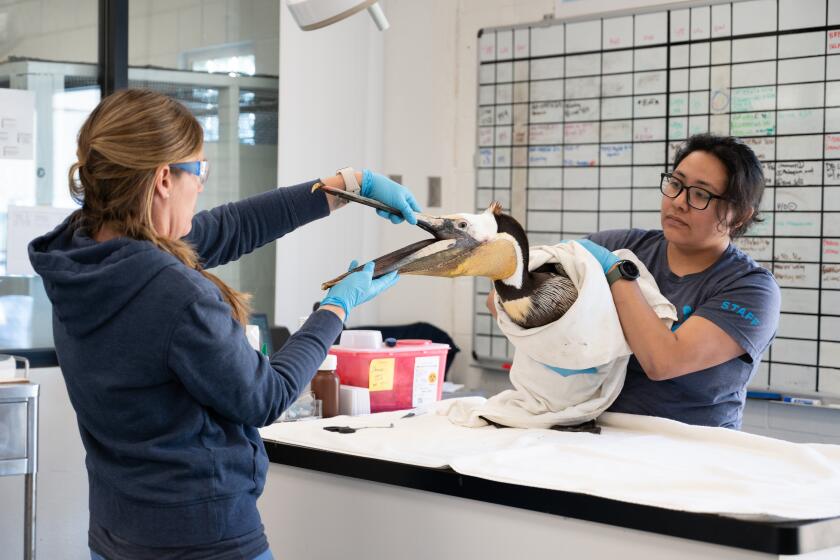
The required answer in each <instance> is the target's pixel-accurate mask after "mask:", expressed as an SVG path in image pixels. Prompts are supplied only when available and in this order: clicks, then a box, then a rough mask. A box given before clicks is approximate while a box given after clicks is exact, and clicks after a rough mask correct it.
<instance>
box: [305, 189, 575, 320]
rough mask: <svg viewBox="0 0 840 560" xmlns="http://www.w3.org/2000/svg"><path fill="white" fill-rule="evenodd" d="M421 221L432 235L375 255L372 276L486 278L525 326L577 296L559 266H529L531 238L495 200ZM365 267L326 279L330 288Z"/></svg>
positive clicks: (557, 312)
mask: <svg viewBox="0 0 840 560" xmlns="http://www.w3.org/2000/svg"><path fill="white" fill-rule="evenodd" d="M318 188H322V189H324V190H326V191H328V192H329V193H330V194H334V195H336V196H339V197H342V198H345V199H348V200H353V201H355V202H359V203H362V204H366V205H368V206H373V207H374V208H378V209H380V210H385V211H387V212H391V213H393V214H399V211H397V210H394V209H393V208H390V207H388V206H385V205H383V204H381V203H379V202H377V201H375V200H371V199H368V198H365V197H361V196H359V195H355V194H352V193H346V192H345V191H343V190H341V189H334V188H331V187H326V186H319V187H318ZM416 217H417V225H418V226H419V227H421V228H423V229H424V230H426V231H427V232H429V233H431V234H432V236H434V238H433V239H426V240H423V241H418V242H416V243H412V244H411V245H408V246H407V247H403V248H402V249H398V250H396V251H394V252H392V253H388V254H387V255H383V256H381V257H379V258H377V259H374V263H375V265H374V276H375V277H378V276H381V275H383V274H387V273H388V272H391V271H392V270H399V272H400V274H416V275H423V276H446V277H456V276H485V277H487V278H490V279H492V280H493V285H494V287H495V288H496V292H497V293H498V294H499V299H500V300H501V302H502V307H504V310H505V312H506V313H507V314H508V316H509V317H510V318H511V320H512V321H513V322H514V323H516V324H517V325H519V326H520V327H523V328H534V327H539V326H542V325H546V324H548V323H552V322H554V321H556V320H557V319H559V318H560V317H562V316H563V314H565V313H566V311H567V310H568V309H569V308H570V307H571V306H572V304H573V303H574V302H575V300H576V299H577V289H576V288H575V285H574V284H573V283H572V281H571V280H570V279H569V277H568V276H567V275H566V272H565V270H563V267H562V266H560V265H559V264H547V265H543V266H541V267H539V268H538V269H536V270H532V271H529V270H528V250H529V246H528V237H527V236H526V235H525V230H524V229H523V228H522V226H521V225H520V224H519V222H517V221H516V220H515V219H514V218H513V217H512V216H509V215H508V214H505V213H503V212H502V207H501V205H500V204H499V203H498V202H493V203H492V204H490V206H489V207H488V208H487V210H485V211H484V212H482V213H481V214H452V215H448V216H440V217H437V216H429V215H427V214H419V213H418V214H416ZM356 270H361V266H360V267H358V268H356V269H354V270H351V271H349V272H347V273H345V274H342V275H341V276H339V277H337V278H334V279H333V280H330V281H328V282H325V283H324V284H323V285H322V286H321V287H322V288H323V289H325V290H326V289H328V288H330V287H332V286H333V285H335V284H336V283H338V282H339V281H340V280H341V279H342V278H344V277H345V276H347V274H350V273H351V272H355V271H356Z"/></svg>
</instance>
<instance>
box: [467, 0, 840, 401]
mask: <svg viewBox="0 0 840 560" xmlns="http://www.w3.org/2000/svg"><path fill="white" fill-rule="evenodd" d="M478 47H479V48H478V52H479V80H478V81H479V84H478V115H477V143H478V148H477V150H478V151H477V158H476V166H477V169H476V209H477V210H478V211H481V210H484V209H485V208H486V207H487V205H488V204H489V203H490V202H491V201H492V200H499V201H500V202H501V203H502V205H503V206H504V208H505V209H506V210H507V211H510V212H511V213H512V214H513V215H514V217H516V218H517V219H519V220H520V221H521V222H522V223H523V225H524V226H525V228H526V231H527V233H528V237H529V239H530V241H531V243H532V244H534V245H538V244H554V243H557V242H559V241H560V240H562V239H574V238H579V237H581V236H583V235H586V234H588V233H591V232H594V231H599V230H605V229H613V228H629V227H640V228H659V227H660V224H659V207H660V200H661V194H660V193H659V189H658V184H659V173H661V172H662V171H666V170H668V169H669V167H670V166H669V164H670V162H672V161H673V157H674V153H675V151H676V149H677V148H678V147H679V145H680V144H681V142H683V141H684V140H685V139H686V138H687V137H688V136H690V135H692V134H696V133H699V132H712V133H716V134H724V135H726V134H731V135H733V136H738V137H740V138H742V139H743V140H744V141H745V142H747V143H748V144H749V145H750V146H751V147H752V148H753V150H755V152H756V154H757V155H758V156H759V159H760V160H761V161H762V164H763V166H764V171H765V176H766V178H767V190H766V191H765V196H764V200H763V202H762V213H763V216H764V218H765V220H764V222H762V223H760V224H756V225H755V226H754V227H753V228H752V229H751V230H750V231H749V232H748V233H747V235H746V236H744V237H743V238H741V239H739V240H738V241H737V244H738V245H739V247H741V249H743V250H744V251H746V252H747V253H748V254H750V255H752V256H753V257H754V258H755V259H756V260H757V261H758V262H760V263H761V264H762V265H763V266H765V267H767V268H768V269H769V270H771V271H773V273H774V274H775V276H776V278H777V280H778V282H779V285H780V286H781V289H782V317H781V321H780V326H779V331H778V336H777V338H776V341H775V342H774V344H773V346H772V348H771V349H769V350H768V352H767V353H766V354H765V356H764V359H763V361H762V365H761V367H760V369H759V371H758V373H757V374H756V377H755V379H754V380H753V381H752V383H751V387H753V388H773V389H777V390H784V391H792V392H793V391H795V392H799V393H819V394H824V395H836V396H840V0H749V1H738V2H733V3H724V4H714V5H697V6H695V7H690V8H681V9H674V10H665V11H651V12H646V13H639V14H634V15H624V16H617V17H612V18H602V19H592V20H588V21H573V22H565V23H564V22H551V23H550V24H548V25H546V24H544V23H540V24H535V25H533V26H519V27H514V28H498V29H486V30H483V31H482V33H481V34H480V36H479V38H478ZM490 287H491V285H490V282H489V281H488V280H487V279H483V278H480V279H477V281H476V290H475V294H476V297H475V310H476V313H475V318H474V344H473V350H474V353H475V355H476V357H478V358H479V359H482V358H487V359H494V360H502V361H507V360H509V359H510V358H511V357H512V354H513V348H512V347H511V346H510V345H509V344H508V343H507V340H506V339H505V337H504V335H503V334H502V333H501V332H500V331H499V330H498V327H497V326H496V324H495V322H494V321H493V320H492V317H491V316H490V315H489V313H487V311H486V308H485V305H484V300H485V298H486V295H487V293H488V291H489V289H490Z"/></svg>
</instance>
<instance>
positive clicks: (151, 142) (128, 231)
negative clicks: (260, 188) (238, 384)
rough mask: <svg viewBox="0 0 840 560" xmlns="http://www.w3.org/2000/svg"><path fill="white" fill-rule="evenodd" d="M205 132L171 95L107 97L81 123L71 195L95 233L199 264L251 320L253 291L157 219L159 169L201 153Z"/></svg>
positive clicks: (241, 316) (238, 313) (234, 308)
mask: <svg viewBox="0 0 840 560" xmlns="http://www.w3.org/2000/svg"><path fill="white" fill-rule="evenodd" d="M203 136H204V134H203V131H202V129H201V125H200V124H199V123H198V121H197V120H196V119H195V117H193V115H192V114H191V113H190V112H189V110H187V108H186V107H184V106H183V105H181V104H180V103H178V102H177V101H175V100H173V99H171V98H169V97H167V96H165V95H162V94H160V93H156V92H153V91H148V90H139V89H127V90H121V91H118V92H116V93H114V94H112V95H110V96H108V97H106V98H105V99H103V100H102V101H101V102H100V103H99V105H98V106H97V107H96V108H95V109H94V110H93V112H92V113H91V114H90V116H88V118H87V120H86V121H85V123H84V125H82V128H81V129H80V130H79V138H78V148H77V151H76V158H77V160H78V161H76V162H75V163H74V164H72V165H71V166H70V170H69V174H68V177H69V183H70V195H71V196H72V197H73V199H74V200H76V201H77V202H78V203H79V204H81V205H82V208H81V209H80V210H78V211H76V212H75V213H74V216H73V219H74V220H75V221H76V223H77V224H78V225H79V227H83V228H85V229H86V230H87V231H88V232H89V234H90V235H94V234H95V233H96V232H98V231H99V230H100V229H102V228H103V227H106V226H107V227H108V228H109V229H111V230H113V231H115V232H117V233H119V234H120V235H123V236H126V237H130V238H133V239H139V240H144V241H149V242H151V243H153V244H154V245H155V246H156V247H158V248H159V249H160V250H162V251H165V252H167V253H169V254H170V255H172V256H174V257H175V258H176V259H178V260H179V261H181V262H182V263H184V265H186V266H188V267H189V268H192V269H195V270H198V271H199V272H201V274H202V275H203V276H204V277H205V278H207V279H208V280H210V281H211V282H213V284H215V285H216V287H218V288H219V291H221V293H222V296H223V297H224V299H225V301H226V302H227V303H228V304H229V305H230V308H231V314H232V315H233V318H234V319H236V320H237V321H239V322H240V323H241V324H243V325H245V324H246V323H247V322H248V317H249V315H250V306H249V301H250V298H251V296H250V295H249V294H246V293H243V292H239V291H237V290H234V289H233V288H231V287H230V286H228V285H227V284H226V283H225V282H224V281H222V279H221V278H219V277H217V276H215V275H213V274H210V273H209V272H207V271H206V270H204V269H203V267H202V266H201V263H200V262H199V260H198V255H197V254H196V252H195V249H194V248H193V247H191V246H190V245H189V244H187V243H185V242H184V241H182V240H180V239H169V238H167V237H164V236H161V235H159V234H158V233H157V231H156V230H155V227H154V224H153V222H152V201H153V199H154V188H155V185H154V178H155V172H156V170H157V169H158V168H159V167H160V166H161V165H166V164H167V163H169V162H173V161H180V160H183V159H185V158H187V157H190V156H192V155H193V154H196V153H198V152H199V151H200V150H201V146H202V144H203V141H204V140H203ZM177 172H178V170H176V169H173V173H177ZM77 177H78V180H77Z"/></svg>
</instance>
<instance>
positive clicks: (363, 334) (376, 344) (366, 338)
mask: <svg viewBox="0 0 840 560" xmlns="http://www.w3.org/2000/svg"><path fill="white" fill-rule="evenodd" d="M338 344H339V346H344V347H345V348H358V349H369V350H375V349H378V348H380V347H381V346H382V332H381V331H363V330H346V331H344V332H342V333H341V340H340V341H339V343H338Z"/></svg>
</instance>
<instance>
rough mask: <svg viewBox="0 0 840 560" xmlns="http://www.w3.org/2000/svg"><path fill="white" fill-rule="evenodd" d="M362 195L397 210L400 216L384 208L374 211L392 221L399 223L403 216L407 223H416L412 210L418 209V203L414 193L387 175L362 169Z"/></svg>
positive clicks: (417, 210)
mask: <svg viewBox="0 0 840 560" xmlns="http://www.w3.org/2000/svg"><path fill="white" fill-rule="evenodd" d="M362 196H365V197H367V198H372V199H374V200H378V201H379V202H381V203H383V204H387V205H388V206H390V207H391V208H396V209H397V210H399V211H400V212H401V213H402V216H397V215H395V214H390V213H388V212H386V211H384V210H377V211H376V213H377V214H379V215H380V216H382V217H383V218H386V219H388V220H391V222H392V223H394V224H399V223H401V222H402V221H403V218H405V219H406V220H407V221H408V223H409V224H411V225H417V218H415V217H414V212H419V211H420V205H419V204H417V200H416V199H415V198H414V195H413V194H411V191H409V190H408V189H407V188H405V187H404V186H402V185H400V184H399V183H395V182H394V181H392V180H391V179H389V178H388V177H386V176H384V175H380V174H379V173H374V172H373V171H371V170H370V169H365V170H364V171H362Z"/></svg>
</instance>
